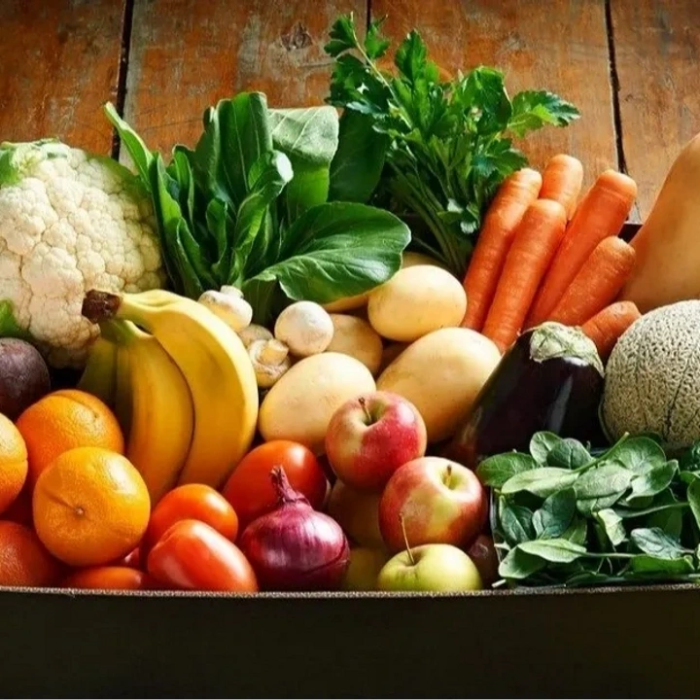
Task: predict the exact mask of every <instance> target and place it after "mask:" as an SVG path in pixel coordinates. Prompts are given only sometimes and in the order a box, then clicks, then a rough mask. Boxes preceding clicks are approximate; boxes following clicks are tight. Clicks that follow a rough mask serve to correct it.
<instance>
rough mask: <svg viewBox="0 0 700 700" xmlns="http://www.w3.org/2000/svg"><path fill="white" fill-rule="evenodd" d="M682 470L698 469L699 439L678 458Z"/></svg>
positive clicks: (699, 468) (699, 456) (699, 461)
mask: <svg viewBox="0 0 700 700" xmlns="http://www.w3.org/2000/svg"><path fill="white" fill-rule="evenodd" d="M680 468H681V470H682V471H700V441H698V442H696V443H695V444H693V445H692V446H691V447H690V448H689V449H687V450H686V451H685V452H683V454H682V455H681V458H680Z"/></svg>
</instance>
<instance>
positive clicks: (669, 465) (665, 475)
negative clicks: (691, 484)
mask: <svg viewBox="0 0 700 700" xmlns="http://www.w3.org/2000/svg"><path fill="white" fill-rule="evenodd" d="M677 470H678V462H676V461H675V460H672V461H670V462H666V463H665V464H661V465H659V466H656V467H654V466H650V467H649V468H648V469H647V470H646V471H644V472H643V473H639V471H638V472H637V473H638V475H637V476H635V477H634V479H632V483H631V486H632V493H631V494H630V496H631V497H633V498H642V497H646V496H656V494H657V493H661V491H663V490H664V489H665V488H667V487H668V485H669V484H670V483H671V482H672V481H673V477H674V476H675V474H676V471H677Z"/></svg>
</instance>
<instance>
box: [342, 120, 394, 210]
mask: <svg viewBox="0 0 700 700" xmlns="http://www.w3.org/2000/svg"><path fill="white" fill-rule="evenodd" d="M388 145H389V137H388V136H387V135H386V134H380V133H378V132H377V131H375V130H374V128H373V126H372V119H371V118H370V117H368V116H367V115H366V114H360V113H359V112H353V111H351V110H347V111H345V112H344V113H343V116H342V117H341V118H340V131H339V134H338V150H337V151H336V153H335V156H334V157H333V161H332V163H331V168H330V188H329V192H328V199H329V200H330V201H343V202H361V203H364V202H367V201H368V200H369V198H370V197H371V196H372V193H373V192H374V191H375V189H376V188H377V185H378V184H379V178H380V177H381V174H382V169H383V168H384V158H385V154H386V149H387V147H388Z"/></svg>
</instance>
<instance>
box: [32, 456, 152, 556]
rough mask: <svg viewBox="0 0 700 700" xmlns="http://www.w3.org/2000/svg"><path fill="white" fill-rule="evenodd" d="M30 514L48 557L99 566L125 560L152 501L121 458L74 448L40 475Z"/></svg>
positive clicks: (142, 529) (144, 524)
mask: <svg viewBox="0 0 700 700" xmlns="http://www.w3.org/2000/svg"><path fill="white" fill-rule="evenodd" d="M32 511H33V514H34V528H35V529H36V533H37V535H39V539H40V540H41V541H42V542H43V544H44V546H45V547H46V548H47V549H48V550H49V552H51V554H53V555H54V556H55V557H56V558H57V559H60V560H61V561H63V562H65V563H66V564H70V565H71V566H98V565H100V564H107V563H110V562H113V561H115V560H116V559H118V558H119V557H123V556H125V555H126V554H128V553H129V552H130V551H131V550H132V549H134V548H135V547H136V545H137V544H138V543H139V542H140V541H141V538H142V537H143V534H144V533H145V532H146V527H147V526H148V519H149V517H150V513H151V500H150V497H149V495H148V488H147V487H146V483H145V482H144V480H143V478H142V476H141V474H139V472H138V470H137V469H136V467H134V465H133V464H131V462H130V461H129V460H128V459H127V458H126V457H124V456H122V455H120V454H118V453H116V452H110V451H109V450H104V449H102V448H100V447H76V448H74V449H72V450H68V451H67V452H64V453H63V454H61V455H59V456H58V457H57V458H56V459H55V460H54V461H53V462H52V463H51V464H49V465H48V467H46V469H44V471H43V472H42V473H41V474H40V475H39V478H38V479H37V482H36V486H35V487H34V494H33V497H32Z"/></svg>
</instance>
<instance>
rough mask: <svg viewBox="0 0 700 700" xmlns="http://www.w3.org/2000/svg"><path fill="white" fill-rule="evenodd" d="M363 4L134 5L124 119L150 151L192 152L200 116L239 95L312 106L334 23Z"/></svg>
mask: <svg viewBox="0 0 700 700" xmlns="http://www.w3.org/2000/svg"><path fill="white" fill-rule="evenodd" d="M349 11H354V12H355V14H356V16H357V17H358V20H359V21H360V22H362V23H363V24H364V22H365V21H366V17H367V10H366V0H328V1H327V2H316V1H313V2H312V1H310V0H286V1H275V2H271V1H270V0H239V1H237V2H231V1H230V0H207V1H206V2H203V1H202V0H157V2H154V1H153V0H135V6H134V21H133V31H132V35H131V52H130V61H129V72H128V75H127V92H126V102H125V110H124V111H125V115H126V118H127V120H128V121H129V122H130V123H131V124H132V125H133V126H134V127H135V128H136V129H137V130H138V131H139V133H140V134H142V136H143V137H144V139H146V141H147V142H148V144H149V146H150V147H151V148H155V149H163V150H169V149H170V147H171V146H172V145H173V144H174V143H176V142H181V143H185V144H188V145H192V144H193V143H194V141H195V140H196V138H197V137H198V136H199V134H200V133H201V117H202V113H203V112H204V110H205V109H206V108H207V107H208V106H209V105H211V104H213V103H215V102H216V101H217V100H219V99H221V98H224V97H229V96H231V95H233V94H235V93H237V92H240V91H242V90H251V89H256V90H262V91H264V92H265V93H267V95H268V100H269V102H270V104H271V105H273V106H297V105H312V104H321V103H322V102H323V99H324V97H325V95H326V94H327V90H328V76H329V70H330V61H329V60H328V59H327V57H326V56H325V54H324V53H323V45H324V44H325V43H326V41H327V34H328V30H329V29H330V25H331V24H332V23H333V21H334V20H335V19H336V17H337V16H338V15H339V14H341V13H343V12H349Z"/></svg>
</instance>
